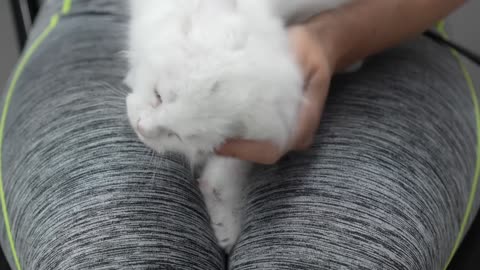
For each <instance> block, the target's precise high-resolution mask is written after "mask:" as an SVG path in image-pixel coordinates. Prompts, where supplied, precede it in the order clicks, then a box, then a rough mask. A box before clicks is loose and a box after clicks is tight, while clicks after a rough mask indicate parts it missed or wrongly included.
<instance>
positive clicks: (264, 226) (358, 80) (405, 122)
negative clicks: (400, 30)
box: [231, 38, 478, 270]
mask: <svg viewBox="0 0 480 270" xmlns="http://www.w3.org/2000/svg"><path fill="white" fill-rule="evenodd" d="M475 99H476V93H474V92H470V91H469V88H468V86H467V83H466V82H465V78H464V74H463V73H462V72H461V70H460V69H459V64H458V62H457V60H456V59H455V58H454V57H452V55H451V54H450V52H449V50H448V49H447V48H443V47H440V46H439V45H437V44H434V43H432V42H431V41H429V40H427V39H424V38H418V39H417V40H414V41H412V42H411V43H408V44H405V45H404V46H401V47H398V48H395V49H392V50H389V51H387V52H385V53H384V54H382V55H379V56H376V57H373V58H371V59H370V60H369V61H368V62H367V63H366V64H365V66H364V68H363V69H362V70H361V71H359V72H358V73H354V74H348V75H342V76H339V77H338V78H336V79H335V81H334V83H333V85H332V90H331V95H330V98H329V101H328V105H327V108H326V112H325V115H324V117H323V121H322V125H321V128H320V130H319V133H318V135H317V137H316V141H315V144H314V146H313V147H312V149H311V150H310V151H308V152H306V153H301V154H292V155H290V156H289V157H287V158H286V159H285V160H283V161H282V162H281V163H280V164H278V165H277V166H274V167H268V168H266V167H264V168H258V169H257V171H256V172H255V174H254V176H253V178H254V179H253V182H252V184H251V186H250V187H249V189H248V199H247V207H246V209H245V220H244V227H243V234H242V236H241V238H240V240H239V242H238V244H237V245H236V248H235V251H234V253H233V255H232V258H231V268H232V269H239V270H245V269H264V270H268V269H272V270H273V269H276V270H278V269H309V270H311V269H369V270H372V269H375V270H377V269H378V270H380V269H382V270H390V269H418V270H423V269H443V267H444V266H445V264H446V263H447V261H448V258H449V256H450V254H451V253H452V249H453V248H454V245H455V243H456V241H457V236H458V234H459V232H460V231H461V228H463V231H462V233H463V232H465V229H466V228H467V227H468V224H469V223H470V221H471V217H472V216H474V215H473V214H474V213H475V212H476V210H477V209H478V198H477V199H475V200H472V199H473V198H474V197H473V196H472V195H475V193H476V190H472V186H474V187H475V185H473V183H474V179H475V177H477V175H476V174H475V171H476V169H478V168H476V162H477V156H476V151H475V149H476V147H477V136H478V135H477V130H476V128H477V126H476V123H477V121H478V119H477V118H476V109H478V108H476V106H477V105H476V104H475V102H476V101H475V102H474V100H475ZM470 206H472V208H470V209H471V210H468V211H466V209H468V208H469V207H470ZM463 219H465V222H463V223H464V224H463V226H462V220H463ZM460 239H461V237H460Z"/></svg>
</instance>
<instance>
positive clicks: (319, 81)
mask: <svg viewBox="0 0 480 270" xmlns="http://www.w3.org/2000/svg"><path fill="white" fill-rule="evenodd" d="M289 36H290V41H291V43H292V48H293V50H294V52H295V54H296V57H297V61H298V63H299V64H300V67H301V68H302V72H303V74H304V77H305V91H304V97H305V99H304V100H305V102H304V103H303V104H302V106H301V108H300V111H299V119H298V121H297V127H296V130H295V133H294V136H293V138H292V140H291V142H290V143H289V145H288V147H287V148H286V149H279V148H278V147H277V146H276V145H274V144H273V143H271V142H266V141H250V140H237V139H236V140H228V141H227V142H226V143H225V144H224V145H223V146H221V147H220V148H219V149H218V150H217V154H219V155H223V156H230V157H234V158H238V159H243V160H248V161H253V162H256V163H261V164H274V163H276V162H277V161H278V160H279V159H280V158H282V157H283V156H284V155H285V154H286V153H287V152H289V151H296V150H306V149H308V148H309V147H310V146H311V144H312V143H313V139H314V136H315V133H316V131H317V129H318V126H319V122H320V118H321V115H322V112H323V108H324V105H325V101H326V98H327V94H328V90H329V87H330V80H331V77H332V74H333V72H334V70H335V61H334V59H333V57H332V56H333V54H331V50H330V48H329V47H328V46H326V44H325V43H324V42H322V40H321V39H320V38H319V37H318V35H316V34H314V33H313V32H311V31H310V29H309V28H308V25H299V26H293V27H291V28H290V29H289Z"/></svg>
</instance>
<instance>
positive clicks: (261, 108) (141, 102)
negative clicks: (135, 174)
mask: <svg viewBox="0 0 480 270" xmlns="http://www.w3.org/2000/svg"><path fill="white" fill-rule="evenodd" d="M192 20H193V21H192ZM162 25H163V26H165V23H163V24H162ZM207 30H208V31H207ZM268 31H270V32H268ZM137 32H138V33H137V36H133V37H131V48H130V52H129V54H130V55H129V57H130V59H129V60H130V71H129V74H128V76H127V79H126V82H127V84H128V85H129V86H130V88H131V89H132V93H131V94H130V95H129V96H128V97H127V108H128V117H129V120H130V123H131V125H132V127H133V128H134V130H135V131H136V133H137V135H138V136H139V138H140V139H141V140H142V142H144V143H145V144H146V145H147V146H149V147H151V148H153V149H154V150H157V151H159V152H161V151H165V150H183V151H185V150H187V151H188V150H189V149H190V150H191V149H195V150H196V151H198V150H200V151H205V152H210V151H212V150H213V149H214V148H215V147H217V146H218V145H219V144H221V143H223V142H224V140H225V139H227V138H231V137H239V136H243V135H247V134H248V135H249V136H252V134H253V137H256V138H265V139H274V140H278V141H282V142H284V141H286V139H287V138H286V137H287V136H288V133H289V129H290V128H291V126H292V121H294V119H293V118H294V111H296V107H295V104H298V103H297V101H298V98H299V96H300V95H301V76H300V74H299V71H298V67H297V65H296V63H295V62H294V61H293V57H292V56H291V55H290V53H289V50H288V48H287V47H288V45H286V43H287V40H286V35H285V33H284V31H283V29H282V28H281V27H280V26H279V25H278V26H277V27H276V28H275V27H271V26H266V25H264V29H262V27H261V26H260V25H259V24H258V23H257V24H255V23H254V22H252V23H249V22H246V20H245V18H239V17H238V16H237V17H236V16H232V15H231V14H225V15H224V16H223V17H222V15H221V14H216V16H215V17H212V18H196V20H195V18H194V19H192V18H189V20H186V21H185V22H184V23H181V24H178V23H174V24H171V25H168V26H165V27H162V28H160V29H159V30H158V33H162V34H159V35H158V36H155V37H152V36H142V33H140V32H139V31H137ZM295 99H297V100H295ZM257 135H258V136H257Z"/></svg>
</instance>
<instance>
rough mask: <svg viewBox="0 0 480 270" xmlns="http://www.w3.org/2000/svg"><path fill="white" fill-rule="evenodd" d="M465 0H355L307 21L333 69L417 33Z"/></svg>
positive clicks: (347, 64)
mask: <svg viewBox="0 0 480 270" xmlns="http://www.w3.org/2000/svg"><path fill="white" fill-rule="evenodd" d="M463 3H465V0H441V1H439V0H355V1H353V2H352V3H350V4H348V5H346V6H344V7H341V8H338V9H335V10H331V11H328V12H325V13H323V14H321V15H319V16H317V17H315V18H313V19H312V20H310V21H309V22H308V23H307V26H308V28H309V29H310V30H312V31H313V33H314V35H315V36H317V37H318V38H319V41H320V42H321V43H322V44H323V46H325V47H326V50H327V52H328V54H329V58H330V61H331V63H332V68H333V69H337V70H339V69H343V68H345V67H347V66H349V65H351V64H353V63H355V62H357V61H359V60H361V59H363V58H365V57H367V56H369V55H371V54H374V53H377V52H379V51H382V50H384V49H386V48H389V47H391V46H394V45H396V44H398V43H399V42H401V41H403V40H405V39H407V38H409V37H412V36H414V35H417V34H419V33H421V32H423V31H425V30H426V29H428V28H429V27H430V26H432V25H433V24H434V23H435V22H437V21H438V20H440V19H441V18H443V17H445V16H446V15H448V14H449V13H450V12H451V11H453V10H454V9H456V8H457V7H459V6H460V5H462V4H463Z"/></svg>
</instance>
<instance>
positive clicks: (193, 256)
mask: <svg viewBox="0 0 480 270" xmlns="http://www.w3.org/2000/svg"><path fill="white" fill-rule="evenodd" d="M46 3H47V4H46V6H45V7H44V8H43V10H42V13H41V15H40V17H39V19H38V21H37V24H36V27H35V29H34V30H33V33H32V37H31V39H30V42H29V48H30V49H27V51H26V52H25V53H24V59H26V60H25V62H24V63H20V64H19V66H18V67H17V70H20V71H19V73H17V74H19V75H18V76H16V75H14V76H13V77H12V80H11V82H10V83H11V85H12V87H10V88H9V89H8V94H7V95H5V96H4V108H5V110H4V113H5V114H4V121H3V122H2V123H3V124H4V129H2V131H3V133H2V134H1V136H2V140H3V144H2V163H1V165H2V167H1V169H2V175H1V176H2V180H3V186H2V187H3V190H4V193H3V194H2V196H4V198H5V203H4V204H3V206H5V208H4V210H5V211H4V215H3V216H2V222H1V224H0V230H1V243H2V247H3V248H4V251H5V253H6V255H7V257H8V258H9V261H10V263H11V265H12V267H13V266H15V264H16V263H15V261H17V262H18V264H19V265H20V266H21V267H22V269H35V270H43V269H48V270H53V269H82V270H83V269H201V270H204V269H223V261H224V258H223V256H222V253H221V250H220V249H219V248H218V247H217V246H216V242H215V238H214V236H213V233H212V232H211V230H210V226H209V221H208V217H207V213H206V211H205V209H204V206H203V202H202V200H201V195H200V193H199V191H198V189H197V188H196V187H195V185H194V181H193V176H192V174H191V170H190V165H189V164H187V162H186V160H185V159H184V158H183V157H182V156H178V155H174V154H171V155H165V156H161V157H159V156H156V155H154V154H153V153H152V152H151V151H149V150H147V149H146V148H145V147H144V146H143V145H142V144H141V143H140V142H139V141H138V140H137V139H136V136H135V134H134V133H133V132H132V131H131V128H130V127H129V124H128V121H127V117H126V110H125V102H124V98H125V94H126V91H127V90H126V88H125V87H124V86H123V84H122V80H123V76H124V74H125V68H126V67H125V61H124V60H123V57H122V55H121V52H122V50H124V48H123V46H124V41H125V32H126V24H125V23H126V14H125V13H126V12H125V5H124V4H125V3H124V1H117V0H115V1H113V0H111V1H108V0H104V1H97V0H95V1H87V0H79V1H73V2H72V1H58V0H51V1H48V2H46ZM69 3H71V6H70V4H69ZM62 10H63V11H62ZM55 14H57V15H60V17H56V15H55ZM3 124H2V125H3ZM7 216H8V219H6V218H5V217H7ZM7 225H9V226H7Z"/></svg>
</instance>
